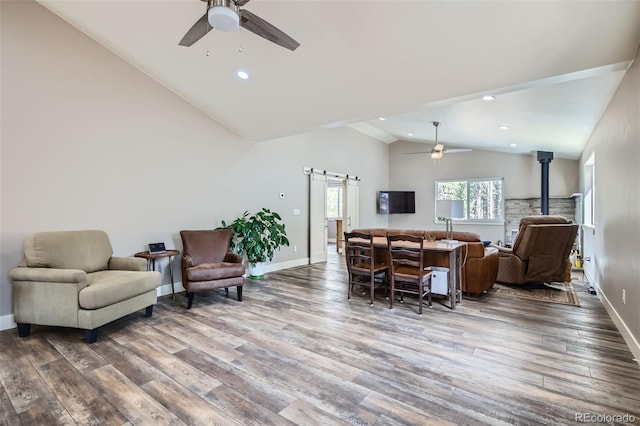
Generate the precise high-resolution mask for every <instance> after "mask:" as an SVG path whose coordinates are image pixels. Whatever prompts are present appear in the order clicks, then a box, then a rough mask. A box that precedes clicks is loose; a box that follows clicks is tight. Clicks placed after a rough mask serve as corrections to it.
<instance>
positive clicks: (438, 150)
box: [407, 121, 471, 160]
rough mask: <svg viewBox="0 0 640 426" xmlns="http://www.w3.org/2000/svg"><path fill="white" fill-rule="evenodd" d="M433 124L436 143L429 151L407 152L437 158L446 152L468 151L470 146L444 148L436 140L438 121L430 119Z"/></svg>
mask: <svg viewBox="0 0 640 426" xmlns="http://www.w3.org/2000/svg"><path fill="white" fill-rule="evenodd" d="M431 123H432V124H433V126H434V127H435V128H436V144H435V146H434V147H433V148H431V151H421V152H408V153H407V154H430V155H431V158H433V159H434V160H437V159H439V158H442V157H443V155H444V154H446V153H453V152H469V151H471V148H452V149H444V145H443V144H441V143H439V142H438V126H440V122H439V121H432V122H431Z"/></svg>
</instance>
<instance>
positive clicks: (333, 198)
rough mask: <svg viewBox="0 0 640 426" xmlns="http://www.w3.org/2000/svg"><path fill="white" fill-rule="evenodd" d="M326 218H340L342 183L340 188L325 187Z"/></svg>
mask: <svg viewBox="0 0 640 426" xmlns="http://www.w3.org/2000/svg"><path fill="white" fill-rule="evenodd" d="M327 217H328V218H341V217H342V182H340V186H329V187H327Z"/></svg>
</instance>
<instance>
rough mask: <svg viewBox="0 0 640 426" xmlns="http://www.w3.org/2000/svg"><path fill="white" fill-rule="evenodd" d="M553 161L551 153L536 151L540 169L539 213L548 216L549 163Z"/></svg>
mask: <svg viewBox="0 0 640 426" xmlns="http://www.w3.org/2000/svg"><path fill="white" fill-rule="evenodd" d="M551 160H553V152H548V151H538V161H539V162H540V166H541V167H542V174H541V180H540V211H541V213H542V214H544V215H548V214H549V163H551Z"/></svg>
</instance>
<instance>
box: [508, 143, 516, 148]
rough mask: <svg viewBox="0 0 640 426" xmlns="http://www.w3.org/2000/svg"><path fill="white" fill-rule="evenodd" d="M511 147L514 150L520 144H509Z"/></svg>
mask: <svg viewBox="0 0 640 426" xmlns="http://www.w3.org/2000/svg"><path fill="white" fill-rule="evenodd" d="M509 146H510V147H511V148H514V147H516V146H518V144H517V143H510V144H509Z"/></svg>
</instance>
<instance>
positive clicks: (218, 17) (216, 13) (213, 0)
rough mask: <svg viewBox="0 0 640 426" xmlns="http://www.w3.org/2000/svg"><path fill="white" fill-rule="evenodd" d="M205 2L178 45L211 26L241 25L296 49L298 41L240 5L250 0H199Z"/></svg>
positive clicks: (228, 28) (230, 28) (188, 43)
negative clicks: (204, 11)
mask: <svg viewBox="0 0 640 426" xmlns="http://www.w3.org/2000/svg"><path fill="white" fill-rule="evenodd" d="M201 1H202V2H204V3H207V10H206V13H205V14H204V15H202V17H200V19H198V20H197V21H196V23H195V24H193V26H192V27H191V28H190V29H189V31H187V33H186V34H185V35H184V37H182V40H180V43H178V44H179V45H180V46H191V45H192V44H193V43H195V42H196V41H198V40H200V39H201V38H202V37H204V36H205V35H206V34H207V33H208V32H209V31H210V30H211V29H212V28H215V29H217V30H220V31H225V32H228V31H233V30H236V29H237V28H238V26H242V27H243V28H244V29H247V30H249V31H251V32H252V33H254V34H257V35H259V36H260V37H262V38H265V39H267V40H269V41H271V42H273V43H275V44H277V45H280V46H282V47H284V48H286V49H289V50H296V49H297V48H298V46H300V43H298V42H297V41H295V40H294V39H293V38H291V37H289V36H288V35H287V34H285V33H283V32H282V31H280V30H279V29H277V28H276V27H274V26H273V25H271V24H270V23H268V22H267V21H265V20H264V19H262V18H260V17H259V16H257V15H255V14H253V13H251V12H249V11H248V10H246V9H240V7H242V6H244V5H245V4H247V3H249V1H250V0H201Z"/></svg>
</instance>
